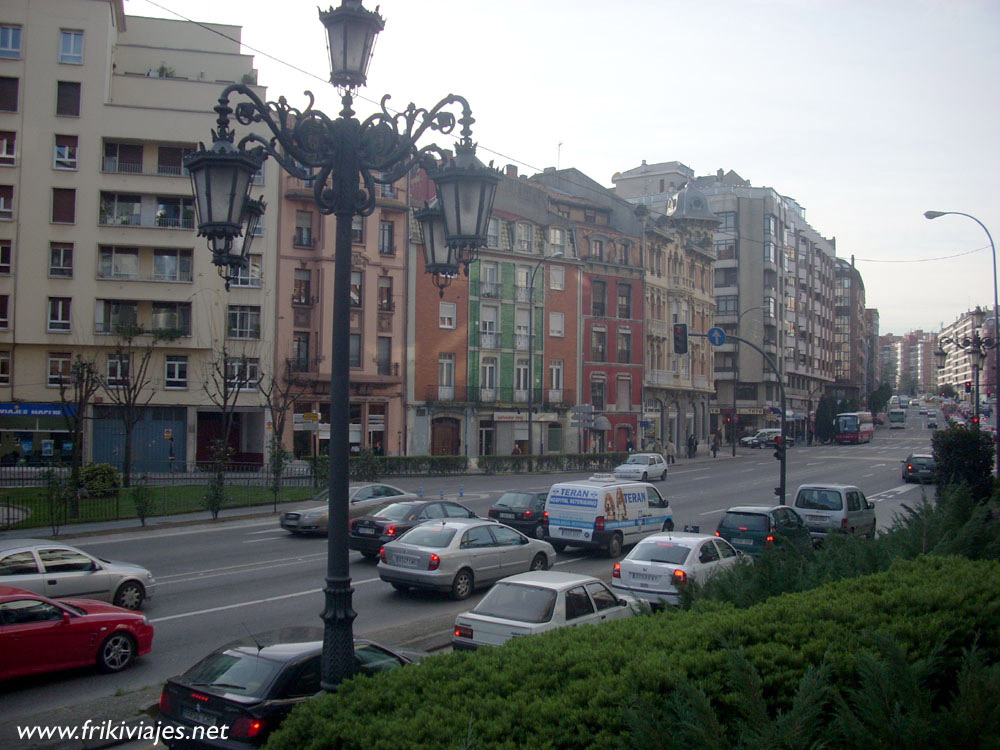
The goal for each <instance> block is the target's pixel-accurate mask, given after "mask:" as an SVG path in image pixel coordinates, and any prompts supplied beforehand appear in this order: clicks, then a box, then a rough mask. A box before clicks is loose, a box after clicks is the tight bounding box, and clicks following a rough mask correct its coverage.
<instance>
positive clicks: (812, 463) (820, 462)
mask: <svg viewBox="0 0 1000 750" xmlns="http://www.w3.org/2000/svg"><path fill="white" fill-rule="evenodd" d="M824 463H826V462H825V461H810V462H809V463H807V464H806V466H819V465H820V464H824Z"/></svg>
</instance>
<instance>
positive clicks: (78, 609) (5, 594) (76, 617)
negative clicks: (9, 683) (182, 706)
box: [0, 586, 153, 680]
mask: <svg viewBox="0 0 1000 750" xmlns="http://www.w3.org/2000/svg"><path fill="white" fill-rule="evenodd" d="M152 645H153V626H152V625H150V624H149V623H148V622H147V621H146V617H145V615H143V614H141V613H139V612H133V611H131V610H128V609H122V608H121V607H115V606H114V605H112V604H107V603H105V602H96V601H92V600H90V599H60V600H59V601H54V600H52V599H49V598H48V597H46V596H41V595H40V594H33V593H31V592H30V591H25V590H24V589H18V588H14V587H13V586H0V680H8V679H10V678H11V677H21V676H24V675H29V674H37V673H39V672H54V671H58V670H60V669H69V668H72V667H88V666H95V665H96V666H97V668H98V669H100V670H101V671H102V672H118V671H121V670H122V669H125V668H126V667H127V666H129V665H130V664H132V662H134V661H135V659H136V657H137V656H142V655H143V654H148V653H149V651H150V649H151V648H152Z"/></svg>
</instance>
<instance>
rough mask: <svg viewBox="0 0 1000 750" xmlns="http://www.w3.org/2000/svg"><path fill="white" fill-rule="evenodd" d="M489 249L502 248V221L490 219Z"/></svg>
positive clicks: (487, 232)
mask: <svg viewBox="0 0 1000 750" xmlns="http://www.w3.org/2000/svg"><path fill="white" fill-rule="evenodd" d="M486 245H487V247H500V219H490V223H489V226H488V227H487V228H486Z"/></svg>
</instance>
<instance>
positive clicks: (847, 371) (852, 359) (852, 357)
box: [832, 256, 871, 408]
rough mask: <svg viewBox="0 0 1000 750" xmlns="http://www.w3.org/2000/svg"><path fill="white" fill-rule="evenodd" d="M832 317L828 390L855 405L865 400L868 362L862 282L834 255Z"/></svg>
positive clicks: (869, 357)
mask: <svg viewBox="0 0 1000 750" xmlns="http://www.w3.org/2000/svg"><path fill="white" fill-rule="evenodd" d="M836 273H837V276H836V295H835V297H834V305H835V307H836V310H835V314H836V320H835V323H834V374H835V376H836V381H835V383H834V386H833V389H832V393H833V395H834V396H835V397H836V398H837V399H840V400H851V401H854V402H855V403H856V404H857V405H858V407H859V408H861V407H864V406H865V405H866V404H867V399H868V393H869V391H868V383H869V382H870V378H869V375H868V371H869V366H870V364H871V355H870V350H869V342H870V337H869V335H868V330H867V323H866V317H865V282H864V280H863V279H862V278H861V273H860V272H859V271H858V269H857V268H855V267H854V257H853V256H852V257H851V260H850V262H848V261H847V260H844V259H843V258H837V264H836Z"/></svg>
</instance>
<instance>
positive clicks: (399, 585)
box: [392, 583, 410, 591]
mask: <svg viewBox="0 0 1000 750" xmlns="http://www.w3.org/2000/svg"><path fill="white" fill-rule="evenodd" d="M392 587H393V588H394V589H396V591H409V590H410V587H409V586H407V585H406V584H405V583H393V584H392Z"/></svg>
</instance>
